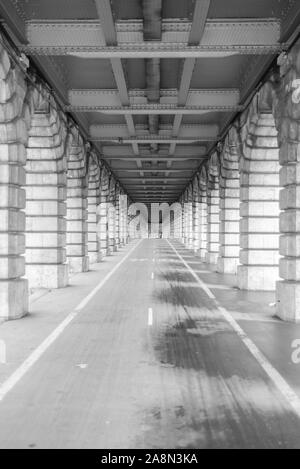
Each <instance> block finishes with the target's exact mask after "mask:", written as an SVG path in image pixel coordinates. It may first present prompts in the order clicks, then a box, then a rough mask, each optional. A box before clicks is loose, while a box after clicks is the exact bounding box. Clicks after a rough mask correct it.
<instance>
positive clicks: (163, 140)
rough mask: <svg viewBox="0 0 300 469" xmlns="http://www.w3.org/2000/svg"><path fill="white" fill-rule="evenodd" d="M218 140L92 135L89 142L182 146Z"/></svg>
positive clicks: (158, 136) (212, 138) (208, 138)
mask: <svg viewBox="0 0 300 469" xmlns="http://www.w3.org/2000/svg"><path fill="white" fill-rule="evenodd" d="M216 139H218V135H216V136H207V137H205V136H200V137H184V138H183V137H180V138H175V137H173V138H172V137H171V138H170V137H168V136H162V135H139V136H137V137H129V138H128V137H125V138H122V137H121V138H116V137H97V136H95V135H93V133H92V134H91V136H90V138H89V140H90V141H91V142H115V143H119V144H126V143H133V142H135V143H141V144H145V143H153V142H156V143H162V144H163V143H173V142H174V143H176V144H181V143H197V142H215V141H216Z"/></svg>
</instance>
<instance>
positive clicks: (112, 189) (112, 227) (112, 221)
mask: <svg viewBox="0 0 300 469" xmlns="http://www.w3.org/2000/svg"><path fill="white" fill-rule="evenodd" d="M108 201H109V204H108V213H107V217H108V250H109V253H110V254H111V253H112V252H114V251H116V183H115V180H114V178H113V176H112V175H111V176H110V180H109V195H108Z"/></svg>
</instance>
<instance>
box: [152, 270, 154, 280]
mask: <svg viewBox="0 0 300 469" xmlns="http://www.w3.org/2000/svg"><path fill="white" fill-rule="evenodd" d="M153 279H154V272H152V273H151V280H153Z"/></svg>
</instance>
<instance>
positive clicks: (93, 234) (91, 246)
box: [87, 154, 101, 264]
mask: <svg viewBox="0 0 300 469" xmlns="http://www.w3.org/2000/svg"><path fill="white" fill-rule="evenodd" d="M87 202H88V219H87V224H88V255H89V262H90V264H94V263H95V262H99V261H100V260H101V252H100V243H99V238H98V233H97V229H98V218H99V215H98V205H99V203H100V167H99V164H98V160H97V156H96V155H95V154H91V155H90V161H89V180H88V197H87Z"/></svg>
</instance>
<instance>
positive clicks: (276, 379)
mask: <svg viewBox="0 0 300 469" xmlns="http://www.w3.org/2000/svg"><path fill="white" fill-rule="evenodd" d="M166 241H167V243H168V244H169V245H170V246H171V248H172V249H173V251H174V252H175V253H176V254H177V256H178V258H179V259H180V260H181V261H182V263H183V264H184V265H185V267H186V268H187V269H188V270H189V272H190V273H191V274H192V275H193V277H194V278H195V280H196V281H197V282H198V284H199V285H200V287H201V288H202V289H203V290H204V291H205V293H206V294H207V295H208V297H209V298H211V299H212V300H214V302H215V303H216V306H217V308H218V310H219V311H220V313H221V314H222V316H223V317H224V318H225V319H226V321H227V322H228V323H229V324H230V325H231V327H232V329H233V330H234V331H235V332H236V333H237V335H238V336H239V338H240V339H241V341H242V342H243V344H244V345H245V346H246V347H247V349H248V350H249V351H250V353H251V354H252V356H253V357H254V358H255V359H256V361H257V362H258V363H259V365H260V366H261V367H262V368H263V370H264V371H265V373H266V374H267V375H268V377H269V378H270V379H271V381H272V382H273V383H274V385H275V386H276V388H277V389H278V390H279V391H280V392H281V394H282V395H283V397H284V398H285V399H286V400H287V402H288V403H289V405H290V406H291V407H292V409H293V410H294V412H295V414H296V415H297V416H298V417H299V418H300V399H299V397H298V395H297V394H296V393H295V392H294V391H293V389H292V388H291V387H290V385H289V384H288V383H287V381H286V380H285V379H284V378H283V376H281V374H280V373H279V372H278V371H277V370H276V368H274V367H273V365H272V364H271V363H270V362H269V361H268V359H267V358H266V357H265V355H264V354H263V353H262V352H261V351H260V350H259V348H258V347H257V346H256V345H255V344H254V342H252V340H251V339H250V338H249V337H248V336H247V334H246V332H245V331H244V330H243V329H242V328H241V326H240V325H239V324H238V323H237V321H236V320H235V319H234V317H233V316H232V315H231V314H230V313H229V311H227V309H226V308H224V307H223V306H221V304H220V303H219V301H218V300H217V298H216V297H215V295H214V294H213V293H212V292H211V291H210V289H209V288H208V287H207V285H206V284H205V283H204V282H203V281H202V280H201V279H200V278H199V277H198V275H196V274H195V272H194V271H193V269H192V268H191V267H190V266H189V265H188V263H187V262H186V261H185V260H184V259H183V257H182V256H181V255H180V254H179V252H178V251H177V249H176V248H175V247H174V246H173V245H172V244H171V243H170V242H169V241H168V240H166Z"/></svg>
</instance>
